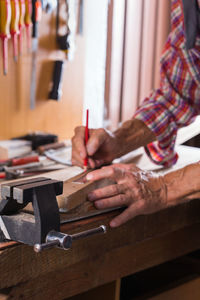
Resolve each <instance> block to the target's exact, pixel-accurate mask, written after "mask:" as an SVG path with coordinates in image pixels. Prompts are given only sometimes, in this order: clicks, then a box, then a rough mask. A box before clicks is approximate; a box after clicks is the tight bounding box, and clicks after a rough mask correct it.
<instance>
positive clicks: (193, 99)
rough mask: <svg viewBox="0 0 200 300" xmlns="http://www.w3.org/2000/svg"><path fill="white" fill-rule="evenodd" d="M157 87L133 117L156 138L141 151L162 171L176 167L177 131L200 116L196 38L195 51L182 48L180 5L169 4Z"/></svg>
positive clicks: (199, 44) (199, 47) (199, 41)
mask: <svg viewBox="0 0 200 300" xmlns="http://www.w3.org/2000/svg"><path fill="white" fill-rule="evenodd" d="M160 75H161V76H160V87H159V89H156V90H153V91H152V92H151V94H150V95H149V97H147V98H146V99H144V101H143V103H142V104H141V106H140V107H139V108H138V109H137V111H136V112H135V114H134V118H137V119H140V120H141V121H143V122H144V123H145V124H146V125H147V126H148V127H149V128H150V130H152V131H153V132H154V134H155V136H156V141H155V142H153V143H150V144H148V145H147V146H146V147H145V150H146V152H147V154H148V155H149V156H150V158H151V159H152V160H153V161H154V162H155V163H157V164H161V165H164V166H165V167H169V166H172V165H173V164H175V163H176V161H177V159H178V155H177V153H176V152H175V141H176V136H177V131H178V129H179V128H181V127H183V126H187V125H189V124H190V123H191V122H193V121H194V119H195V117H196V116H197V115H198V114H200V37H199V36H198V37H197V39H196V43H195V48H194V49H190V50H187V49H186V47H185V36H184V22H183V13H182V6H181V1H177V0H176V1H172V31H171V33H170V35H169V37H168V40H167V42H166V44H165V47H164V50H163V54H162V57H161V71H160Z"/></svg>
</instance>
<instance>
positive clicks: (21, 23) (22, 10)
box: [19, 0, 26, 29]
mask: <svg viewBox="0 0 200 300" xmlns="http://www.w3.org/2000/svg"><path fill="white" fill-rule="evenodd" d="M25 9H26V8H25V0H19V28H20V29H21V28H22V27H24V18H25Z"/></svg>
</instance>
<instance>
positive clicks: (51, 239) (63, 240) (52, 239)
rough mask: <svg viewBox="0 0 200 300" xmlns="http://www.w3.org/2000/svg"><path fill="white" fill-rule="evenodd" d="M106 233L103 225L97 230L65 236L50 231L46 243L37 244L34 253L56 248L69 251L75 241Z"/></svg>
mask: <svg viewBox="0 0 200 300" xmlns="http://www.w3.org/2000/svg"><path fill="white" fill-rule="evenodd" d="M102 233H106V226H104V225H101V226H99V227H96V228H92V229H89V230H85V231H82V232H79V233H75V234H72V235H70V234H64V233H62V232H58V231H53V230H52V231H50V232H49V233H48V234H47V237H46V243H43V244H35V245H34V251H35V252H41V251H43V250H47V249H51V248H54V247H58V248H61V249H63V250H68V249H70V248H71V246H72V242H73V241H77V240H80V239H84V238H87V237H89V236H92V235H96V234H102Z"/></svg>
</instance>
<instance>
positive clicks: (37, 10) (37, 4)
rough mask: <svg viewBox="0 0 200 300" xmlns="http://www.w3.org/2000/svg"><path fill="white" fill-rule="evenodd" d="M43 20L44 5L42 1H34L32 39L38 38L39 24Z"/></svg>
mask: <svg viewBox="0 0 200 300" xmlns="http://www.w3.org/2000/svg"><path fill="white" fill-rule="evenodd" d="M41 18H42V3H41V1H40V0H32V18H31V19H32V24H33V30H32V37H33V38H37V37H38V22H40V21H41Z"/></svg>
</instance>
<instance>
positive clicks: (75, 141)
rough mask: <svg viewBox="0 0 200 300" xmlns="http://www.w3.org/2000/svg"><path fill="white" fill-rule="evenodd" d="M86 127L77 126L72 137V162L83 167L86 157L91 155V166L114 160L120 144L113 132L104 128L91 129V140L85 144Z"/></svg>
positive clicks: (89, 162) (89, 161)
mask: <svg viewBox="0 0 200 300" xmlns="http://www.w3.org/2000/svg"><path fill="white" fill-rule="evenodd" d="M84 140H85V127H84V126H79V127H76V128H75V135H74V136H73V138H72V164H73V165H78V166H80V167H83V162H84V159H85V158H86V156H87V155H89V160H88V164H89V167H90V168H95V167H99V166H101V165H104V164H108V163H110V162H112V160H113V159H114V158H115V157H116V153H117V151H118V145H117V141H116V138H115V136H114V134H113V133H111V132H110V131H107V130H105V129H103V128H100V129H89V140H88V143H87V145H86V146H85V143H84Z"/></svg>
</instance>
